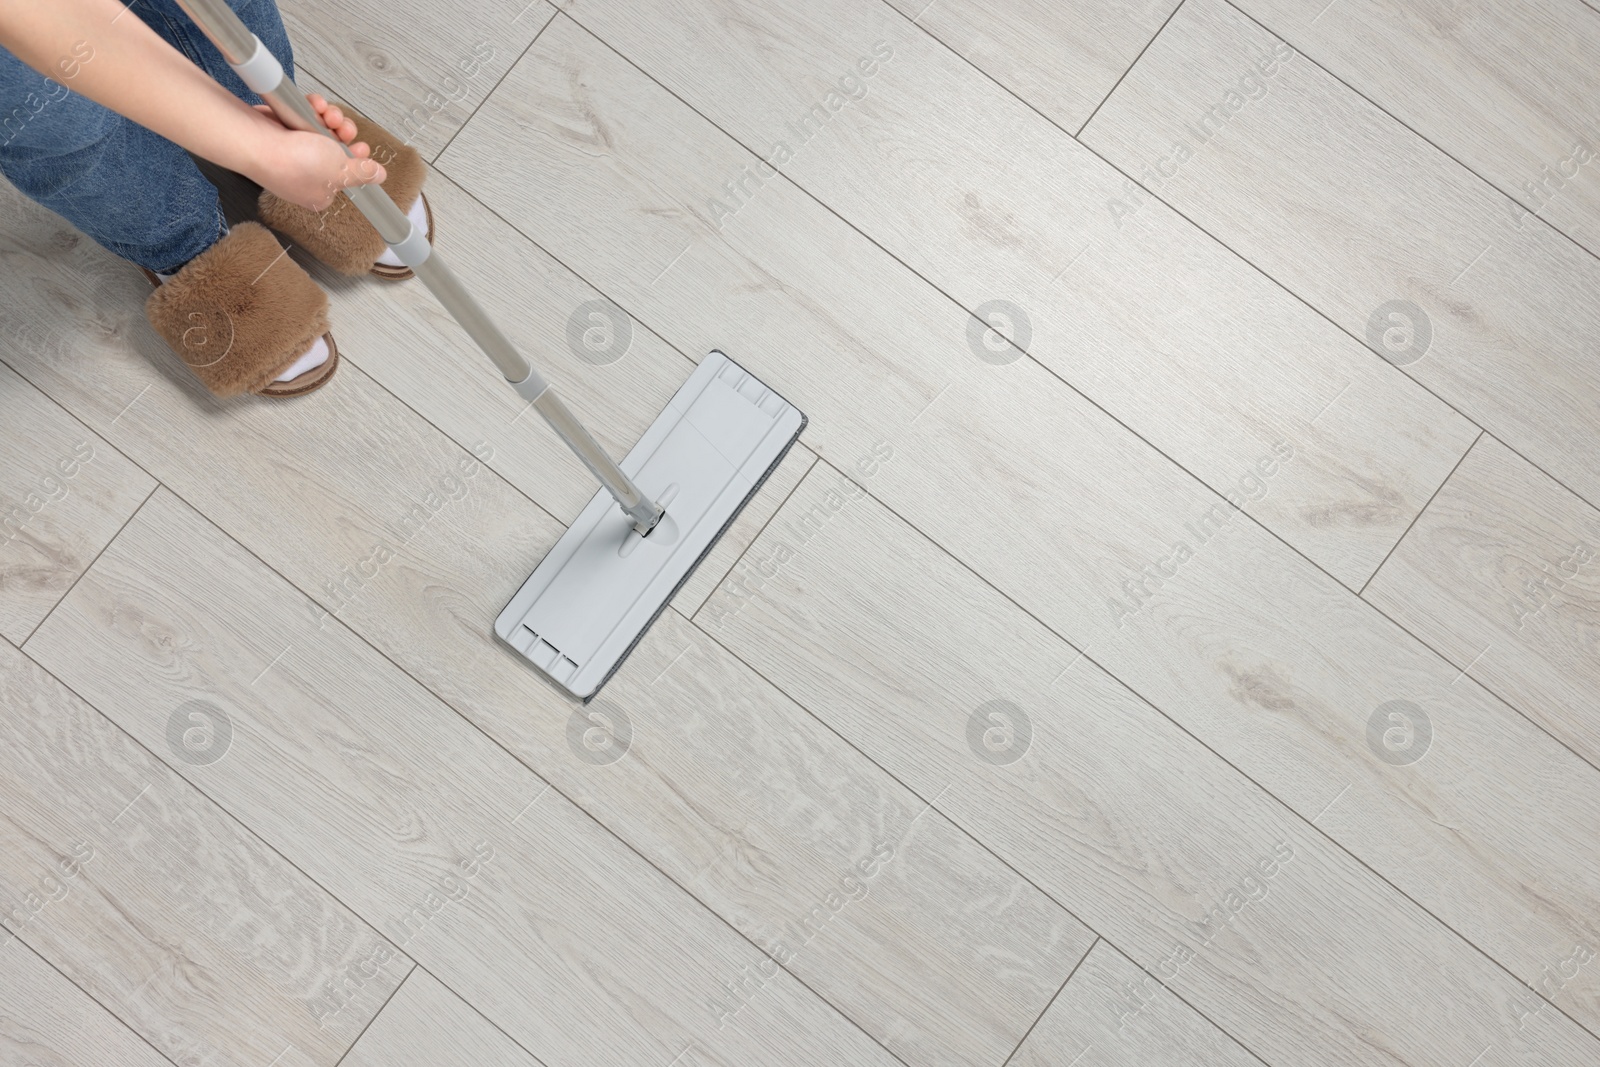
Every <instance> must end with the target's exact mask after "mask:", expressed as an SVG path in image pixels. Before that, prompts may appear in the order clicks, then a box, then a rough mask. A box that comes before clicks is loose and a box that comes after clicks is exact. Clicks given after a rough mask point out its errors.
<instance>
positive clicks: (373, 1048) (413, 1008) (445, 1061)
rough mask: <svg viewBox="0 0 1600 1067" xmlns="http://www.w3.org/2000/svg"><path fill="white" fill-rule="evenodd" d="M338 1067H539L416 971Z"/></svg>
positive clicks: (457, 999)
mask: <svg viewBox="0 0 1600 1067" xmlns="http://www.w3.org/2000/svg"><path fill="white" fill-rule="evenodd" d="M680 1062H681V1061H680ZM343 1067H539V1061H538V1060H536V1059H535V1058H534V1057H533V1056H531V1055H529V1054H528V1052H527V1050H526V1049H524V1048H522V1047H521V1046H520V1045H518V1044H517V1043H516V1042H515V1041H513V1040H511V1038H509V1037H507V1036H506V1035H505V1033H504V1032H503V1031H501V1030H499V1029H497V1028H496V1027H495V1025H494V1024H493V1023H491V1022H490V1021H489V1020H488V1019H485V1018H484V1017H483V1016H482V1015H479V1014H478V1013H477V1012H476V1011H474V1010H473V1009H472V1005H470V1004H468V1003H467V1002H466V1001H464V1000H462V999H461V998H460V997H458V996H456V995H455V994H454V993H452V992H451V991H450V990H449V989H448V988H446V987H445V986H444V985H443V984H442V983H441V982H440V981H439V980H438V979H437V978H435V977H434V976H433V975H431V974H429V973H428V972H427V971H425V970H423V969H422V968H421V967H418V968H417V969H416V970H414V971H412V972H411V975H410V977H408V978H407V979H406V982H405V985H403V986H401V987H400V989H399V991H398V992H397V993H395V995H394V999H392V1000H390V1001H389V1003H388V1004H387V1005H385V1006H384V1009H383V1011H381V1012H379V1013H378V1017H377V1018H376V1019H374V1020H372V1025H371V1026H369V1027H367V1032H366V1033H364V1034H362V1035H361V1040H359V1041H357V1042H356V1043H355V1046H354V1047H353V1048H352V1049H351V1050H350V1054H349V1055H348V1056H346V1057H345V1058H344V1064H343Z"/></svg>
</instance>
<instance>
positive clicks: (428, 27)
mask: <svg viewBox="0 0 1600 1067" xmlns="http://www.w3.org/2000/svg"><path fill="white" fill-rule="evenodd" d="M282 13H283V21H284V25H285V26H286V27H287V29H288V31H289V38H290V42H291V44H292V45H293V46H294V50H295V65H296V66H297V67H303V68H305V70H306V71H307V72H308V73H310V74H312V75H314V76H316V77H317V78H319V79H321V80H322V81H324V82H325V83H327V84H328V85H329V86H331V87H332V88H334V89H337V90H338V91H339V92H340V93H341V94H342V95H343V96H344V97H345V99H347V100H349V101H350V102H351V103H352V104H354V105H355V106H356V107H358V108H359V109H361V111H362V113H363V114H366V115H369V116H371V117H372V118H373V119H375V120H376V121H377V122H379V123H381V124H382V125H383V126H384V127H385V128H386V129H388V130H389V131H390V132H391V133H393V134H394V135H395V136H396V137H397V138H399V139H400V140H402V141H404V142H406V143H408V144H412V145H415V146H416V147H417V149H418V151H420V152H421V153H422V155H423V158H425V159H432V158H433V157H434V156H436V155H438V154H439V151H440V149H442V148H443V147H444V146H445V145H446V144H447V143H448V142H449V140H450V138H451V137H452V136H453V135H454V134H455V132H456V131H457V130H458V129H460V127H461V124H462V123H464V122H466V121H467V117H468V116H469V115H471V114H472V112H473V111H474V110H475V109H476V108H477V107H478V105H479V104H481V103H483V101H484V100H485V99H486V98H487V97H488V95H489V92H490V90H492V89H493V88H494V87H495V85H496V83H498V82H499V80H500V77H501V76H502V75H503V74H505V72H506V71H508V70H510V69H511V64H512V63H514V62H516V59H517V57H518V56H519V55H521V54H522V52H523V50H524V49H526V48H527V47H528V42H530V41H532V40H533V39H534V38H535V37H536V36H537V35H538V33H539V31H540V30H541V29H543V28H544V26H545V24H546V23H548V22H549V21H550V17H551V16H552V15H554V14H555V8H553V7H551V6H550V5H549V4H548V3H546V2H545V0H488V2H479V3H472V4H455V5H449V6H441V5H434V4H405V5H401V6H394V5H385V4H379V3H374V2H371V0H284V2H283V4H282ZM306 91H307V92H310V91H313V90H312V89H311V88H309V87H307V88H306Z"/></svg>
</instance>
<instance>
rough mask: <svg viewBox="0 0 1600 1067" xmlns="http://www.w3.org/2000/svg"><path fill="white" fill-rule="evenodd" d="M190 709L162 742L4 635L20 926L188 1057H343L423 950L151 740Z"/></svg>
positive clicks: (12, 870)
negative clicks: (334, 888)
mask: <svg viewBox="0 0 1600 1067" xmlns="http://www.w3.org/2000/svg"><path fill="white" fill-rule="evenodd" d="M85 647H86V644H85V642H83V641H80V642H79V644H78V645H77V646H76V647H75V648H74V650H73V655H74V656H76V657H78V658H80V659H92V658H93V657H92V656H90V657H86V656H85V655H84V649H85ZM176 710H177V705H176V704H163V705H161V706H159V707H154V708H150V709H148V713H149V714H150V716H151V717H152V718H154V719H159V725H158V726H157V729H156V731H155V732H154V735H153V736H147V741H148V750H147V749H146V748H144V747H140V745H139V744H137V743H135V741H134V739H132V738H131V737H129V736H128V735H127V734H125V733H123V732H122V731H121V730H119V729H118V728H117V727H116V726H115V725H113V724H112V723H111V722H110V721H109V720H108V719H107V718H106V717H105V716H103V715H101V714H100V713H99V712H98V711H96V710H95V709H94V708H92V707H90V706H89V705H88V704H85V703H84V702H83V700H81V699H79V698H78V696H76V695H75V694H74V693H73V692H71V691H69V690H68V689H67V688H66V686H64V685H62V684H61V683H60V682H59V681H57V680H56V678H54V677H52V676H51V675H50V674H48V673H46V671H45V670H44V669H43V668H41V667H40V666H39V665H38V664H37V663H35V662H34V661H33V660H31V659H30V658H28V657H27V656H24V655H23V654H22V653H21V652H18V651H17V650H16V649H15V648H13V647H12V646H11V645H10V644H9V643H5V642H0V760H3V773H0V790H3V791H4V803H3V804H0V813H3V814H0V864H3V867H0V879H3V883H4V886H5V889H6V897H5V904H6V912H5V915H4V916H3V919H4V923H5V926H6V928H7V930H8V931H9V932H10V933H12V934H17V935H19V936H21V937H23V938H26V939H27V942H28V944H29V945H30V946H31V947H33V948H34V949H35V950H37V951H38V952H39V953H40V954H41V955H43V956H44V957H45V958H46V959H48V960H49V961H50V962H51V963H52V964H54V965H55V966H56V967H57V968H59V969H60V970H61V972H62V973H64V974H66V975H67V976H69V977H70V978H71V979H72V981H73V982H75V983H76V984H77V985H78V986H80V987H81V988H83V989H85V990H87V991H88V993H89V994H90V995H92V996H93V997H94V998H95V999H96V1000H98V1001H99V1002H100V1003H101V1004H102V1005H104V1006H105V1007H106V1009H108V1010H109V1011H111V1012H112V1013H113V1014H115V1015H116V1016H117V1018H119V1019H120V1020H122V1022H123V1023H125V1024H126V1025H127V1026H128V1027H130V1028H131V1029H132V1030H133V1031H134V1032H135V1033H137V1034H138V1035H139V1036H140V1037H142V1038H144V1040H145V1041H147V1042H149V1043H150V1044H151V1045H152V1046H154V1047H155V1048H156V1049H158V1050H160V1051H161V1052H162V1053H163V1054H164V1055H166V1056H167V1057H168V1058H169V1059H171V1060H173V1061H174V1062H177V1063H197V1064H207V1065H211V1064H215V1065H218V1067H221V1065H229V1067H233V1065H238V1067H257V1065H259V1064H262V1063H267V1062H270V1061H271V1060H272V1058H273V1057H274V1056H282V1059H281V1060H280V1061H279V1062H280V1063H289V1064H295V1065H306V1064H319V1065H322V1067H331V1065H332V1064H333V1063H334V1062H335V1061H337V1060H338V1059H339V1057H340V1056H341V1055H343V1054H344V1052H345V1050H346V1049H348V1048H349V1047H350V1044H351V1042H353V1041H354V1040H355V1037H356V1035H357V1034H359V1033H360V1032H361V1028H362V1027H363V1026H365V1025H366V1023H367V1022H368V1020H370V1019H371V1018H372V1016H373V1015H374V1014H376V1012H377V1010H378V1007H379V1006H380V1005H381V1004H382V1003H383V1001H384V999H385V998H386V997H387V996H388V994H389V993H390V992H391V991H392V990H393V989H394V988H395V986H397V985H398V984H399V983H400V979H401V978H403V977H404V976H405V972H406V970H407V969H408V968H409V967H410V966H411V963H410V960H408V959H407V958H406V957H405V955H404V954H403V953H401V952H400V951H399V950H398V948H396V947H395V946H394V945H392V944H390V943H389V942H388V941H387V940H385V939H384V938H383V937H381V936H380V935H379V934H378V933H377V932H376V931H375V930H373V929H372V928H371V927H369V926H368V925H367V924H366V923H363V922H362V921H361V920H360V919H358V918H357V917H356V916H355V915H354V914H352V913H351V912H350V911H349V910H348V909H346V908H345V907H344V906H343V905H342V904H340V903H339V902H337V901H336V900H335V899H334V898H332V897H330V896H329V895H328V894H327V893H326V892H325V891H324V890H323V889H322V888H321V887H320V886H318V885H316V884H315V883H313V882H312V881H311V880H310V879H309V878H307V877H306V876H305V875H304V874H303V873H301V872H300V871H299V870H297V869H296V868H294V867H293V866H291V865H290V864H289V863H288V862H286V861H285V860H284V858H283V857H282V856H280V855H279V854H278V853H276V852H274V851H272V850H271V849H270V848H269V847H268V846H267V845H266V844H264V843H263V842H262V841H261V840H259V839H258V838H257V837H255V836H254V835H252V834H251V833H250V832H249V831H247V830H245V829H244V828H243V827H241V826H240V825H239V824H238V823H236V822H235V821H233V819H232V818H230V817H229V816H228V814H226V813H225V812H224V811H223V810H222V809H221V808H219V807H217V806H216V805H215V804H213V803H212V802H211V801H210V800H208V799H207V798H206V797H205V796H204V795H202V794H201V793H200V792H199V791H198V790H196V789H194V788H193V787H191V786H190V785H188V784H187V783H185V782H184V781H183V780H182V779H181V778H180V777H179V776H178V775H177V774H175V773H174V772H173V771H172V770H171V768H170V767H169V766H167V765H165V764H163V763H161V762H159V761H158V760H157V759H156V758H155V757H154V756H152V755H151V752H152V751H155V752H165V753H168V754H169V755H172V756H173V762H174V763H178V762H181V761H182V759H183V757H182V756H179V755H176V754H175V753H174V752H173V749H172V748H171V746H169V744H168V742H167V738H166V730H167V724H168V720H169V717H170V716H172V715H173V713H174V712H175V711H176ZM185 727H187V724H185ZM180 734H181V729H180ZM335 987H338V988H341V989H342V990H344V992H343V994H342V996H341V998H340V1000H339V1010H338V1011H335V1012H328V1013H319V1012H318V1011H317V1010H316V1006H317V1005H318V1003H320V1002H321V1001H322V1000H323V999H324V998H326V997H327V996H328V995H329V992H330V990H332V989H333V988H335Z"/></svg>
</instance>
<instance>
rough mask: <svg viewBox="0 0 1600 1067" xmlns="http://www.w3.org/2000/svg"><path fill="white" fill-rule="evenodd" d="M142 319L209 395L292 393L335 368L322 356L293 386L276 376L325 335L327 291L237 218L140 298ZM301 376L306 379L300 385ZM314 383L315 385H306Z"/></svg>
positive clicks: (263, 232) (267, 236) (262, 231)
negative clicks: (322, 360) (291, 389)
mask: <svg viewBox="0 0 1600 1067" xmlns="http://www.w3.org/2000/svg"><path fill="white" fill-rule="evenodd" d="M144 311H145V317H147V318H148V319H149V320H150V325H151V326H153V327H155V330H156V332H157V333H159V334H160V335H161V336H162V338H163V339H164V340H165V341H166V342H167V344H169V345H171V346H172V350H173V351H174V352H176V353H178V355H179V356H180V357H182V359H183V361H184V363H186V364H187V365H188V367H189V369H190V370H192V371H194V373H195V377H197V378H199V379H200V381H201V383H202V384H204V385H205V387H206V388H207V389H209V390H210V391H211V392H212V393H214V394H216V395H217V396H219V397H230V396H238V395H239V394H240V393H262V394H266V395H298V394H297V393H296V394H289V393H285V392H284V391H283V387H284V386H291V385H292V386H295V387H297V388H298V392H309V391H310V390H309V389H306V388H303V386H305V385H309V384H310V381H309V379H310V378H311V377H312V376H314V375H315V376H316V383H315V384H316V385H321V384H322V382H324V381H326V380H327V378H328V376H329V375H330V374H331V373H332V371H333V367H335V366H337V362H336V360H337V355H336V354H335V350H334V349H333V346H332V344H331V338H329V340H330V344H329V359H328V361H327V363H325V364H323V365H322V366H320V367H317V368H314V369H313V370H312V371H308V372H307V373H306V374H304V375H301V377H300V378H296V379H295V380H294V382H292V383H279V382H278V381H277V378H278V375H280V374H282V373H283V372H284V371H286V370H288V369H289V367H290V366H291V365H292V364H293V363H294V362H295V360H296V359H298V358H299V357H300V355H301V354H302V353H304V352H305V351H306V350H307V349H308V348H310V347H311V346H312V345H313V344H314V343H315V342H316V340H317V338H318V337H323V336H326V335H327V333H328V296H327V294H326V293H324V292H323V291H322V288H321V287H320V286H319V285H317V283H316V282H314V281H312V280H311V276H310V275H309V274H307V273H306V272H305V268H303V267H301V266H300V264H298V263H296V262H295V261H294V260H292V259H290V258H289V257H288V256H287V255H285V254H284V249H283V248H282V246H280V245H279V244H278V242H277V240H276V239H275V238H274V237H273V236H272V234H271V233H270V232H269V231H268V230H267V229H266V228H265V227H263V226H260V225H258V224H256V223H254V222H241V223H239V224H238V225H237V226H234V227H233V228H232V229H231V230H229V231H228V234H227V236H225V237H223V238H222V240H220V241H218V242H217V243H216V244H214V245H212V246H211V247H210V248H208V249H206V250H205V251H204V252H202V253H200V255H198V256H196V257H195V258H194V259H192V260H190V261H189V263H188V264H186V265H185V266H184V268H183V269H182V270H180V271H179V272H178V273H177V274H176V275H175V276H173V278H172V279H171V280H170V281H168V282H167V283H166V284H165V285H160V286H158V287H157V289H156V290H155V292H153V293H151V294H150V298H149V299H148V300H146V301H145V305H144ZM301 379H307V381H305V382H302V380H301ZM312 387H313V388H314V387H315V386H312Z"/></svg>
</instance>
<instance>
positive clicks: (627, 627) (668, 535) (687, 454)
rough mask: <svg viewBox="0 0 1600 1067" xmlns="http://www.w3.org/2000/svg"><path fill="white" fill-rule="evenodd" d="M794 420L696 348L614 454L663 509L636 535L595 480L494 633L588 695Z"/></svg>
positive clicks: (717, 529) (773, 462) (780, 452)
mask: <svg viewBox="0 0 1600 1067" xmlns="http://www.w3.org/2000/svg"><path fill="white" fill-rule="evenodd" d="M805 425H806V417H805V416H804V415H802V414H801V413H800V410H799V409H798V408H796V407H795V406H794V405H793V404H790V403H789V402H788V401H787V400H784V399H783V397H781V396H779V395H778V394H777V393H774V392H773V391H772V390H770V389H768V388H767V387H766V386H764V385H762V384H761V382H760V381H758V380H757V379H756V378H754V377H753V376H751V375H750V374H749V373H747V372H746V371H745V370H744V369H743V368H741V367H740V366H739V365H738V364H737V363H735V362H733V360H731V359H729V358H728V357H727V356H725V355H723V354H722V353H721V352H712V353H711V354H710V355H708V356H706V358H705V359H704V360H702V361H701V363H700V366H699V367H697V368H696V369H695V371H694V373H693V374H691V375H689V379H688V380H687V381H686V382H684V383H683V386H682V387H681V388H679V390H678V392H677V393H676V394H675V395H674V396H673V398H672V402H671V403H669V404H668V405H667V407H666V410H664V411H662V413H661V414H660V415H658V416H657V417H656V420H655V422H653V423H651V424H650V428H649V429H648V430H646V431H645V433H644V436H642V437H640V438H639V443H638V444H636V445H634V446H633V450H632V451H630V452H629V453H628V455H627V458H626V459H624V460H623V461H622V463H621V464H620V466H621V467H622V469H623V471H624V472H626V473H627V475H628V476H629V477H630V478H632V479H633V480H634V482H635V484H637V485H638V486H639V489H640V491H641V492H643V493H644V494H645V495H646V496H648V497H650V498H651V499H653V500H655V501H656V502H657V503H658V504H661V505H662V506H663V507H664V508H665V509H666V514H665V515H664V516H662V518H661V521H660V522H659V523H658V524H657V526H656V528H655V529H654V530H652V531H651V532H650V534H649V536H647V537H640V536H639V534H638V533H637V532H636V531H635V530H634V528H633V522H632V521H631V520H630V519H629V518H628V516H627V515H625V514H624V513H623V511H622V509H621V508H620V507H618V506H617V503H616V501H615V500H613V499H612V497H611V494H610V493H608V492H606V491H605V490H601V491H600V492H599V493H597V494H596V495H595V497H594V499H592V500H590V501H589V503H588V504H587V505H586V506H585V507H584V509H583V511H582V512H581V513H579V515H578V517H577V519H576V520H575V521H574V522H573V524H572V525H571V526H570V527H568V528H567V532H566V533H564V534H562V535H561V539H560V540H559V541H557V542H556V544H555V547H554V548H552V549H551V550H550V552H549V554H548V555H546V556H545V558H544V560H543V561H542V562H541V563H540V564H539V566H538V567H537V568H536V569H535V570H534V572H533V574H532V575H530V576H529V577H528V580H527V581H526V582H524V583H523V584H522V588H521V589H519V590H517V594H516V596H514V597H512V598H511V603H509V604H507V605H506V606H505V610H503V611H501V612H500V617H499V618H497V619H496V620H495V623H494V632H495V636H496V637H498V638H499V639H500V640H501V641H503V642H505V644H507V645H508V646H510V648H511V649H512V650H513V651H515V652H516V653H517V655H518V656H520V657H521V658H522V659H524V660H525V661H527V662H528V663H530V664H532V665H533V666H534V667H536V668H538V669H539V670H540V671H541V672H542V673H543V674H545V675H546V676H547V677H548V678H549V679H550V680H551V681H553V682H555V684H556V685H558V686H560V687H561V688H562V689H564V690H566V691H567V692H568V693H571V694H572V695H573V696H575V697H578V698H579V699H580V700H582V701H583V702H584V703H585V704H587V703H588V702H589V701H590V700H592V699H593V698H594V695H595V694H596V693H598V692H599V691H600V687H601V686H602V685H604V684H605V683H606V681H607V680H608V679H609V678H610V677H611V676H612V675H613V674H615V673H616V671H617V668H618V667H620V666H621V665H622V661H623V660H624V659H626V658H627V655H628V653H629V652H631V651H633V646H634V645H637V644H638V643H639V640H640V638H642V637H643V636H644V633H645V631H646V630H648V629H649V628H650V624H651V623H652V622H654V621H655V620H656V616H658V615H660V614H661V612H662V611H663V610H665V609H666V606H667V604H668V603H669V602H670V601H671V600H672V597H673V596H674V594H676V593H677V591H678V590H679V588H681V587H682V586H683V583H684V582H685V581H687V580H688V578H689V575H690V574H691V573H693V571H694V568H695V567H696V566H697V565H698V564H699V563H700V561H701V560H702V559H704V558H705V556H706V553H708V552H710V551H711V548H712V546H713V545H715V544H716V543H717V541H718V540H719V539H720V538H721V537H722V535H723V534H724V533H725V532H727V529H728V527H729V526H730V525H732V524H733V520H734V519H735V518H737V517H738V515H739V512H740V511H741V510H743V508H744V506H745V504H746V503H748V502H749V500H750V499H751V498H752V497H754V496H755V495H756V493H757V492H758V491H759V490H760V489H761V483H762V482H764V481H766V480H767V476H768V475H769V474H771V473H772V471H773V470H774V469H775V468H776V467H777V466H778V464H779V463H780V462H781V461H782V460H783V457H784V455H786V454H787V453H788V451H789V448H790V446H791V445H793V444H794V442H795V441H796V440H797V439H798V438H799V436H800V431H801V430H803V429H804V428H805Z"/></svg>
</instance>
